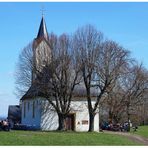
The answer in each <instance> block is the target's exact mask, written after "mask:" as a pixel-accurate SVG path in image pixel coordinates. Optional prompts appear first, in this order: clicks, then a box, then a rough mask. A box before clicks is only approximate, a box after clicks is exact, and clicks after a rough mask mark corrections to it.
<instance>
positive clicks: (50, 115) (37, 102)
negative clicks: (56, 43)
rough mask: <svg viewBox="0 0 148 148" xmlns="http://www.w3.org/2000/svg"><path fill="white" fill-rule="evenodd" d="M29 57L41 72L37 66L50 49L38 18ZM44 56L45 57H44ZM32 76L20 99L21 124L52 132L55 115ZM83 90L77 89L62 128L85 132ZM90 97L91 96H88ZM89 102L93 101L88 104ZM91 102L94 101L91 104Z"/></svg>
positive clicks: (87, 124)
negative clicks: (35, 35)
mask: <svg viewBox="0 0 148 148" xmlns="http://www.w3.org/2000/svg"><path fill="white" fill-rule="evenodd" d="M33 51H34V53H33V57H34V59H33V60H34V62H35V64H36V68H37V69H38V70H42V69H41V68H42V67H40V65H44V62H46V61H47V60H50V56H49V55H51V52H52V51H51V49H50V46H49V38H48V32H47V28H46V25H45V20H44V17H42V20H41V24H40V27H39V31H38V35H37V37H36V38H35V40H34V42H33ZM46 54H48V56H46ZM35 79H36V75H35V74H34V72H32V85H31V87H30V88H29V90H28V91H27V92H26V94H25V95H24V96H23V97H22V98H21V105H22V108H21V110H22V112H21V113H22V114H21V123H22V124H26V125H31V126H35V127H36V128H38V129H41V130H56V129H57V128H58V116H57V113H56V112H55V111H54V110H52V109H51V108H50V107H48V109H47V107H46V106H48V101H47V100H46V99H45V98H44V97H43V96H42V92H41V90H40V88H39V87H38V86H37V85H36V83H35V82H34V80H35ZM84 92H85V89H84V87H80V86H79V87H77V89H75V92H74V97H73V98H72V102H71V112H70V113H69V115H68V117H67V119H66V123H65V124H66V128H67V129H68V130H75V131H88V129H89V114H88V108H87V99H86V95H85V93H84ZM93 95H94V94H93V93H92V96H93ZM92 102H93V101H92ZM93 103H95V102H93ZM94 123H95V125H94V130H95V131H99V113H97V114H96V116H95V121H94Z"/></svg>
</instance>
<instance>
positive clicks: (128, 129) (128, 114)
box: [127, 104, 130, 132]
mask: <svg viewBox="0 0 148 148" xmlns="http://www.w3.org/2000/svg"><path fill="white" fill-rule="evenodd" d="M127 121H128V127H127V132H130V113H129V104H128V105H127Z"/></svg>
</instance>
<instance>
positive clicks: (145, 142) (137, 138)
mask: <svg viewBox="0 0 148 148" xmlns="http://www.w3.org/2000/svg"><path fill="white" fill-rule="evenodd" d="M103 132H104V133H108V134H116V135H122V136H125V137H128V139H130V140H132V141H134V142H138V143H141V144H143V145H145V146H146V145H147V146H148V138H145V137H142V136H139V135H134V134H130V133H125V132H112V131H103Z"/></svg>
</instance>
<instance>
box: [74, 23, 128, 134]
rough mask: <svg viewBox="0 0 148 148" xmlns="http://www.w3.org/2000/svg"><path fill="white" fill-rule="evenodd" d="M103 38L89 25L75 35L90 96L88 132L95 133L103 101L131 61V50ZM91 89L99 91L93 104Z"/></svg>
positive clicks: (88, 99) (76, 46)
mask: <svg viewBox="0 0 148 148" xmlns="http://www.w3.org/2000/svg"><path fill="white" fill-rule="evenodd" d="M102 38H103V35H102V34H101V33H100V32H98V31H97V30H96V29H95V28H94V27H93V26H90V25H88V26H85V27H83V28H80V29H78V31H77V32H76V34H75V48H76V50H77V51H79V54H80V57H79V58H80V59H81V71H82V74H83V80H84V85H85V87H86V93H87V94H86V95H87V101H88V110H89V123H90V124H89V131H94V117H95V114H96V112H97V109H98V105H99V102H100V100H101V99H102V98H103V97H104V96H105V95H107V92H109V91H111V90H112V88H113V87H114V84H115V81H116V79H117V78H118V77H120V74H121V73H123V72H124V68H125V67H126V64H127V62H128V51H126V50H125V49H123V48H122V47H121V46H119V45H118V44H117V43H115V42H113V41H104V42H103V41H102ZM91 88H93V89H96V91H97V97H96V101H95V104H94V105H93V104H92V99H91Z"/></svg>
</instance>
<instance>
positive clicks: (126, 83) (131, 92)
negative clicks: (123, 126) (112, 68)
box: [120, 65, 148, 121]
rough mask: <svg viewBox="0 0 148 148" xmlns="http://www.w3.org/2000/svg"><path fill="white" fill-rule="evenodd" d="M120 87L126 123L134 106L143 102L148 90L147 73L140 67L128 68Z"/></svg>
mask: <svg viewBox="0 0 148 148" xmlns="http://www.w3.org/2000/svg"><path fill="white" fill-rule="evenodd" d="M120 83H121V86H122V91H123V93H122V95H121V96H122V100H123V103H124V105H125V107H126V114H127V121H129V120H130V115H131V114H132V112H134V110H135V108H136V106H137V105H138V104H141V103H142V102H143V99H144V96H145V94H146V92H147V90H148V73H147V71H146V69H144V68H143V66H142V65H139V66H138V65H135V66H133V67H130V72H129V73H128V74H127V75H125V77H123V78H122V81H120Z"/></svg>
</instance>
